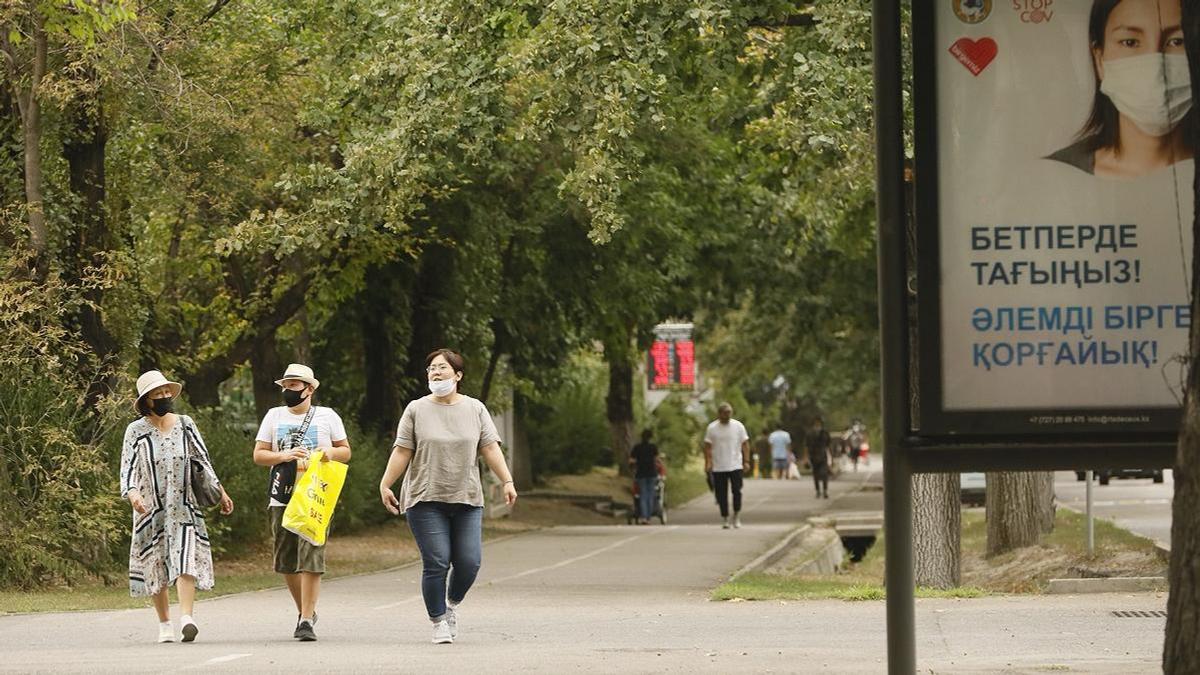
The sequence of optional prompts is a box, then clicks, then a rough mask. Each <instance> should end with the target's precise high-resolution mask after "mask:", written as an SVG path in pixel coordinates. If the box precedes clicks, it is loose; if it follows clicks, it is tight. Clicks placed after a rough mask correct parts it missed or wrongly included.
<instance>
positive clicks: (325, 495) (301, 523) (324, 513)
mask: <svg viewBox="0 0 1200 675" xmlns="http://www.w3.org/2000/svg"><path fill="white" fill-rule="evenodd" d="M323 454H324V453H322V452H315V453H313V455H312V456H311V457H309V460H308V471H306V472H305V473H304V475H303V476H302V477H301V478H300V482H299V483H297V484H296V488H295V489H294V490H292V498H291V500H289V501H288V505H287V508H286V509H284V511H283V527H284V528H285V529H287V530H289V531H291V532H295V533H296V534H297V535H299V536H300V538H301V539H304V540H305V541H308V542H310V543H312V544H313V545H314V546H323V545H324V544H325V535H326V534H327V533H328V532H329V521H330V520H331V519H332V518H333V508H334V507H335V506H337V499H338V495H340V494H341V493H342V485H344V484H345V483H346V470H347V469H349V467H348V466H346V465H345V464H342V463H341V462H334V461H332V460H331V461H328V462H322V461H321V455H323Z"/></svg>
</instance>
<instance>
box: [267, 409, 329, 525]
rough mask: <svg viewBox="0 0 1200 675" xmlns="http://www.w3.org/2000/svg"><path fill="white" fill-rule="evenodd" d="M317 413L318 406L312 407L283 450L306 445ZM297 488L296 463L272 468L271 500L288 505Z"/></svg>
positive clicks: (268, 492) (281, 464)
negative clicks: (294, 488) (305, 437)
mask: <svg viewBox="0 0 1200 675" xmlns="http://www.w3.org/2000/svg"><path fill="white" fill-rule="evenodd" d="M316 412H317V406H315V405H310V406H309V407H308V414H307V415H305V416H304V422H303V423H302V424H301V425H300V427H299V428H297V429H296V430H295V431H293V432H292V433H290V434H288V440H287V442H286V443H285V444H284V447H283V450H291V449H293V448H295V447H297V446H300V445H304V436H305V435H306V434H308V425H309V424H311V423H312V418H313V414H314V413H316ZM295 486H296V463H295V462H281V463H279V464H276V465H275V466H273V467H271V483H270V486H269V487H268V489H267V494H268V495H270V497H271V499H273V500H275V501H277V502H279V503H280V504H287V503H288V501H290V500H291V498H292V488H293V487H295Z"/></svg>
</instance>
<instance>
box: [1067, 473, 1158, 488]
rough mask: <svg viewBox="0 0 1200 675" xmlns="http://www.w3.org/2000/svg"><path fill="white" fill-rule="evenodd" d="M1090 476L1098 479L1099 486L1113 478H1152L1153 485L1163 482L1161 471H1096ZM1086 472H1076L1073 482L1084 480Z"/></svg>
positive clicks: (1106, 483)
mask: <svg viewBox="0 0 1200 675" xmlns="http://www.w3.org/2000/svg"><path fill="white" fill-rule="evenodd" d="M1092 474H1093V475H1094V476H1095V477H1096V478H1098V479H1100V484H1101V485H1108V481H1109V480H1110V479H1113V478H1153V479H1154V482H1155V483H1161V482H1163V470H1162V469H1098V470H1096V471H1093V472H1092ZM1086 476H1087V472H1086V471H1076V472H1075V480H1084V479H1085V477H1086Z"/></svg>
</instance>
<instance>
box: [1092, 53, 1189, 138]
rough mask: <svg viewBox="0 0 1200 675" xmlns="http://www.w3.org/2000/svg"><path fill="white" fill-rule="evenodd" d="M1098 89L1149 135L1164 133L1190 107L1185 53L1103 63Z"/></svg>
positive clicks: (1177, 122) (1181, 117) (1149, 55)
mask: <svg viewBox="0 0 1200 675" xmlns="http://www.w3.org/2000/svg"><path fill="white" fill-rule="evenodd" d="M1100 91H1101V92H1102V93H1104V95H1106V96H1108V98H1109V100H1111V101H1112V102H1113V105H1115V106H1116V107H1117V110H1118V111H1120V113H1121V114H1122V115H1124V116H1126V117H1128V118H1129V119H1130V121H1132V122H1133V123H1134V124H1136V125H1137V128H1139V129H1141V130H1142V131H1144V132H1146V133H1147V134H1149V135H1151V136H1165V135H1167V134H1168V133H1170V131H1171V130H1172V129H1174V128H1175V125H1177V124H1179V121H1180V120H1182V119H1183V117H1184V115H1187V114H1188V111H1189V110H1191V109H1192V80H1191V75H1190V74H1189V73H1188V63H1187V56H1185V55H1183V54H1146V55H1144V56H1130V57H1127V58H1123V59H1114V60H1112V61H1105V62H1104V80H1103V81H1102V82H1100Z"/></svg>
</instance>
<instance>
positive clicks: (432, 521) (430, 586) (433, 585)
mask: <svg viewBox="0 0 1200 675" xmlns="http://www.w3.org/2000/svg"><path fill="white" fill-rule="evenodd" d="M405 517H406V518H407V519H408V527H409V529H411V530H412V533H413V539H415V540H416V542H417V548H418V549H420V550H421V562H422V563H423V564H424V572H423V574H422V575H421V595H422V596H423V597H424V598H425V610H426V611H428V612H429V618H430V619H431V620H433V621H438V620H440V619H441V618H442V617H443V616H445V614H446V599H447V591H446V577H447V576H449V577H450V588H449V599H450V601H451V602H453V603H455V604H457V603H460V602H462V600H463V598H465V597H466V596H467V591H469V590H470V589H471V584H474V583H475V575H477V574H478V573H479V564H480V562H481V560H482V557H483V507H482V506H471V505H470V504H448V503H446V502H419V503H417V504H416V505H414V506H413V507H412V508H410V509H408V511H406V512H405ZM452 567H453V571H451V568H452Z"/></svg>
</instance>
